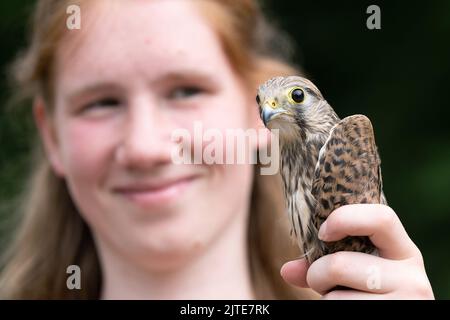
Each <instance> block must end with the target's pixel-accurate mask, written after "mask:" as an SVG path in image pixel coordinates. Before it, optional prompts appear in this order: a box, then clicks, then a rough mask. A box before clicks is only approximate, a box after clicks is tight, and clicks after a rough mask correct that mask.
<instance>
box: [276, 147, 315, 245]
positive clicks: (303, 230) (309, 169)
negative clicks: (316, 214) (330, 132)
mask: <svg viewBox="0 0 450 320" xmlns="http://www.w3.org/2000/svg"><path fill="white" fill-rule="evenodd" d="M319 147H320V146H319V145H317V146H315V145H312V144H311V143H304V144H301V143H298V144H296V145H288V146H282V151H281V159H280V160H281V166H280V168H281V175H282V178H283V184H284V192H285V198H286V208H287V212H288V216H289V221H290V223H291V225H292V229H293V232H294V234H295V236H296V237H297V238H298V239H299V240H300V239H304V238H305V236H307V233H308V226H309V225H310V223H311V219H312V216H313V211H314V208H315V199H314V197H313V196H312V194H311V189H312V182H313V174H314V167H315V164H316V162H317V157H318V148H319Z"/></svg>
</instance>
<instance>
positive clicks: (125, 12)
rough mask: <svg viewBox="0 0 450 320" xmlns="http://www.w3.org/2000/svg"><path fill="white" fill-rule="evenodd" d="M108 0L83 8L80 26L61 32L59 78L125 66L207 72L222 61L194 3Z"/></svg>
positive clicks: (104, 73)
mask: <svg viewBox="0 0 450 320" xmlns="http://www.w3.org/2000/svg"><path fill="white" fill-rule="evenodd" d="M111 3H113V4H108V2H105V1H102V5H94V6H91V7H88V8H87V10H86V11H87V12H86V13H85V14H83V11H82V19H83V20H82V23H81V29H80V30H70V31H68V32H67V33H66V34H67V35H66V36H65V37H64V39H63V41H62V42H61V45H60V47H59V50H58V53H57V57H58V59H57V70H60V71H62V74H61V75H60V76H63V77H64V75H63V74H66V75H67V76H69V77H70V78H71V79H74V78H75V79H76V78H80V79H82V78H83V77H84V76H86V75H89V76H90V77H95V76H101V77H108V76H109V77H118V76H120V75H121V74H122V75H123V76H125V75H126V73H127V72H130V70H134V72H138V73H139V72H147V71H150V70H151V72H152V73H153V74H157V73H158V72H166V71H167V72H175V71H176V70H177V69H179V68H183V69H189V68H193V67H195V68H199V69H203V71H204V72H207V71H211V72H212V71H213V70H215V71H217V68H218V67H219V68H220V67H221V66H223V65H224V61H223V59H224V53H223V50H222V48H221V45H220V43H219V39H218V37H217V35H216V34H215V32H214V30H213V28H211V26H210V25H209V24H208V21H207V19H205V18H204V17H202V15H201V11H200V10H199V9H198V8H197V7H196V5H194V4H193V3H194V1H183V0H171V1H160V0H156V1H126V3H125V2H124V1H112V2H111ZM82 10H83V8H82ZM174 69H175V70H174Z"/></svg>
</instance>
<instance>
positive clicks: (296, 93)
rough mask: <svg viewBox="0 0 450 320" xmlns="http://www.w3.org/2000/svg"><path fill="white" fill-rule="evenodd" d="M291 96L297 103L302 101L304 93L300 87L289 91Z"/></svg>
mask: <svg viewBox="0 0 450 320" xmlns="http://www.w3.org/2000/svg"><path fill="white" fill-rule="evenodd" d="M291 98H292V100H294V101H295V102H297V103H302V102H303V100H305V93H304V92H303V90H302V89H298V88H297V89H294V90H292V92H291Z"/></svg>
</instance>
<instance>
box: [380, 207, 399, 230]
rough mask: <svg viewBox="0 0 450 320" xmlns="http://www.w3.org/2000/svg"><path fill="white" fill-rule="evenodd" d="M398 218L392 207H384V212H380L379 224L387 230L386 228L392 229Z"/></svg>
mask: <svg viewBox="0 0 450 320" xmlns="http://www.w3.org/2000/svg"><path fill="white" fill-rule="evenodd" d="M397 220H398V217H397V214H396V213H395V212H394V210H392V208H391V207H388V206H384V205H383V208H382V210H380V214H379V219H378V221H379V224H380V226H382V227H384V228H386V227H392V226H394V225H395V224H396V223H397Z"/></svg>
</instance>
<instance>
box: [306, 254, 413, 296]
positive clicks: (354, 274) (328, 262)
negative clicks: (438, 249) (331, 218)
mask: <svg viewBox="0 0 450 320" xmlns="http://www.w3.org/2000/svg"><path fill="white" fill-rule="evenodd" d="M399 264H400V262H397V261H392V260H387V259H383V258H380V257H376V256H373V255H369V254H365V253H361V252H349V251H341V252H336V253H333V254H328V255H326V256H323V257H321V258H320V259H317V260H316V261H315V262H314V263H313V264H311V266H310V267H309V269H308V272H307V277H306V280H307V283H308V285H309V286H310V287H311V289H313V290H315V291H317V292H319V293H320V294H326V293H328V292H329V291H331V290H333V288H335V287H337V286H341V287H342V286H343V287H347V288H350V289H355V290H359V291H365V292H371V293H387V292H390V291H392V290H394V289H395V288H398V287H399V286H400V285H401V281H402V280H403V279H404V278H405V277H406V275H405V274H404V273H403V274H402V271H401V270H400V267H399Z"/></svg>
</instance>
